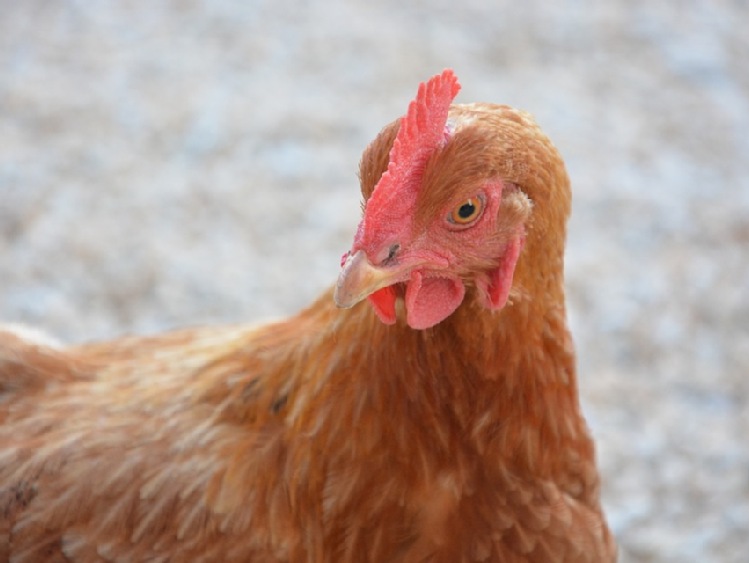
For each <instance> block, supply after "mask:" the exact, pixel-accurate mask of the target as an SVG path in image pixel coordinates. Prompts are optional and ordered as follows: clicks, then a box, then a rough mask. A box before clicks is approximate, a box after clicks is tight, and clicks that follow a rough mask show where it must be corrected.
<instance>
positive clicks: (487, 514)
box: [0, 75, 615, 563]
mask: <svg viewBox="0 0 749 563" xmlns="http://www.w3.org/2000/svg"><path fill="white" fill-rule="evenodd" d="M443 76H444V75H443ZM452 95H454V93H453V94H452ZM409 111H411V110H409ZM404 119H405V118H404ZM449 119H450V122H449V123H450V129H449V131H450V139H449V140H447V141H446V144H444V146H441V147H440V149H439V151H438V152H439V154H437V153H434V154H432V155H430V156H429V158H430V160H429V162H428V163H426V165H425V166H424V167H423V168H422V169H420V173H421V176H420V178H423V181H422V182H421V183H422V188H421V189H422V190H423V191H424V193H425V194H426V193H427V191H426V190H427V186H430V185H432V184H431V183H430V180H429V177H430V174H433V175H434V178H438V179H439V182H442V183H448V184H450V183H453V184H455V185H462V184H466V183H471V182H473V183H474V184H476V185H480V186H484V185H485V184H486V182H487V181H488V182H489V184H486V185H490V186H493V185H494V184H495V183H496V182H495V180H494V178H500V179H501V180H500V182H502V183H504V184H501V185H505V184H506V186H510V185H512V186H518V187H519V189H514V188H508V187H504V189H498V190H497V191H496V197H497V198H501V199H496V201H495V200H494V199H492V198H493V197H494V195H493V194H494V193H495V192H491V191H489V190H490V189H491V188H490V187H489V188H482V190H485V191H482V192H480V194H481V195H480V196H479V197H477V198H473V199H472V200H471V201H472V202H473V203H474V204H476V205H479V204H481V205H485V206H486V209H487V210H488V211H486V213H490V212H491V213H495V211H496V218H495V217H494V216H493V215H492V216H491V217H489V218H488V219H487V220H489V219H491V220H492V223H491V227H492V230H491V240H489V241H488V242H486V241H485V242H482V246H481V248H484V247H492V248H494V247H496V248H501V249H502V256H507V255H509V254H512V252H511V251H510V250H507V249H513V248H516V247H517V246H518V245H514V243H513V242H512V241H517V240H522V241H523V245H524V246H523V248H522V253H520V248H516V250H517V252H515V254H514V256H515V258H512V260H510V259H505V258H502V256H500V258H501V259H500V266H499V268H497V263H496V261H495V262H493V263H491V265H488V262H487V261H486V260H484V259H483V258H481V257H480V256H478V255H477V256H476V257H475V258H474V257H472V258H471V262H470V264H469V263H468V262H456V264H457V265H456V266H454V271H453V270H450V272H447V271H445V273H442V274H439V275H437V274H432V273H430V272H431V270H429V269H428V268H431V267H432V266H423V264H424V258H423V256H425V255H426V251H421V250H420V251H419V253H416V254H418V256H419V257H420V258H419V260H420V262H419V264H420V266H419V267H420V268H422V267H423V268H426V269H424V270H423V272H424V273H423V274H422V273H416V274H415V273H414V272H417V270H415V269H414V268H409V269H408V270H407V271H406V269H404V268H406V266H404V264H407V263H408V260H409V258H408V256H410V255H409V254H408V252H411V250H410V249H411V248H415V245H416V243H413V244H412V243H410V242H408V243H406V242H403V241H405V239H403V238H402V237H403V236H404V235H402V233H400V234H399V236H401V239H399V240H401V241H402V242H401V243H399V244H398V245H394V244H392V242H391V241H390V239H389V238H387V237H385V238H383V239H382V240H383V241H384V242H383V243H382V244H386V245H389V246H388V247H389V248H390V250H389V252H387V253H386V254H387V256H386V257H385V258H384V259H381V260H378V261H373V259H372V258H371V254H372V251H370V250H369V249H368V248H369V247H367V246H366V244H369V243H368V242H367V240H368V239H366V238H363V239H362V240H364V241H365V242H364V243H362V245H361V246H362V248H363V250H362V251H361V252H362V253H361V254H359V256H360V257H361V256H365V254H366V261H365V262H366V263H365V266H363V267H365V268H369V269H367V270H365V274H366V275H368V276H370V277H366V276H364V277H362V276H359V273H358V271H357V272H353V273H352V271H353V269H354V268H359V267H360V262H361V261H359V262H357V261H355V260H353V259H352V258H351V256H349V259H348V260H347V262H346V265H345V266H344V272H343V273H342V279H341V280H339V284H338V288H337V290H336V301H338V302H339V304H341V302H342V301H344V302H345V303H343V304H344V305H345V306H350V305H353V301H355V300H357V299H359V298H365V297H367V296H369V297H370V298H371V297H372V295H375V298H374V299H373V303H372V304H373V306H370V305H369V304H367V303H359V304H358V305H355V306H352V307H351V308H349V309H343V310H342V309H339V308H336V306H335V304H334V300H333V293H332V291H331V292H328V293H326V294H324V295H323V296H321V297H320V298H319V299H318V300H317V301H316V302H315V303H313V304H312V305H311V306H310V307H309V308H307V309H306V310H304V311H302V312H301V313H300V314H298V315H297V316H295V317H293V318H290V319H288V320H286V321H283V322H280V323H275V324H271V325H266V326H262V327H229V328H216V329H199V330H191V331H183V332H177V333H172V334H167V335H163V336H159V337H151V338H127V339H122V340H117V341H113V342H105V343H99V344H89V345H83V346H78V347H71V348H65V349H60V348H55V347H53V346H49V345H46V344H37V343H35V342H34V341H30V340H27V339H24V338H22V337H19V336H17V335H16V334H14V333H12V332H0V560H11V561H14V562H16V563H22V562H42V561H76V562H78V561H80V562H89V561H91V562H93V561H118V562H119V561H175V562H176V561H191V562H197V561H226V562H230V561H242V562H245V561H249V562H328V561H329V562H347V561H351V562H367V561H373V562H389V561H393V562H403V563H409V562H422V561H424V562H434V563H437V562H451V563H454V562H461V561H465V562H468V561H502V562H514V561H518V562H520V561H550V562H551V561H595V562H606V561H613V560H614V559H615V546H614V542H613V539H612V537H611V535H610V533H609V531H608V528H607V526H606V523H605V519H604V516H603V514H602V511H601V507H600V502H599V478H598V473H597V471H596V467H595V460H594V453H593V444H592V441H591V439H590V436H589V434H588V431H587V428H586V425H585V422H584V419H583V417H582V415H581V412H580V408H579V403H578V394H577V386H576V379H575V367H574V352H573V348H572V344H571V339H570V336H569V333H568V331H567V328H566V321H565V309H564V293H563V277H562V264H563V261H562V256H563V247H564V228H565V226H564V225H565V220H566V217H567V214H568V212H569V183H568V180H567V176H566V173H565V172H564V166H563V164H562V161H561V159H560V158H559V156H558V154H557V152H556V151H555V149H554V148H553V146H552V145H551V144H550V143H549V141H548V140H547V139H546V137H544V136H543V134H542V133H541V132H540V131H539V130H538V128H537V127H536V126H535V124H534V123H533V122H532V121H531V120H530V118H529V117H528V116H527V115H526V114H523V113H521V112H517V111H516V110H512V109H510V108H506V107H504V106H490V105H469V106H452V107H451V108H450V110H449ZM401 123H405V121H403V122H394V123H393V124H391V125H390V126H388V127H386V128H385V129H384V130H383V132H382V133H381V134H380V135H379V136H378V138H377V139H376V140H375V141H374V142H373V143H372V144H371V145H370V147H369V148H368V149H367V151H365V154H364V157H363V160H362V166H361V178H362V192H363V194H364V197H365V199H367V200H369V199H370V198H372V197H373V196H372V193H373V191H374V190H376V189H379V188H378V187H376V184H378V182H379V181H380V180H381V178H382V177H383V176H384V172H385V170H386V169H389V168H388V167H389V165H390V164H391V163H392V161H393V159H394V157H393V154H394V153H395V149H393V146H394V145H397V144H398V141H397V139H400V138H402V137H403V135H404V134H403V133H400V129H401V127H403V126H402V125H401ZM460 139H463V141H460ZM452 147H454V148H452ZM449 151H452V152H449ZM440 166H443V167H442V168H441V169H440V168H439V167H440ZM439 182H438V183H439ZM474 188H475V186H472V187H470V189H474ZM467 189H468V188H467ZM435 190H436V191H437V192H438V191H439V188H435ZM455 191H456V193H457V196H456V197H457V198H458V199H457V200H455V201H458V203H459V204H460V202H462V201H463V199H464V198H463V195H462V193H461V192H460V188H455ZM432 193H434V192H432ZM466 193H469V192H466ZM470 193H473V192H470ZM422 196H423V197H426V196H424V194H422ZM422 196H419V197H422ZM434 197H435V198H437V199H436V200H435V201H432V202H431V204H433V205H432V206H433V207H434V208H435V209H436V211H435V212H434V213H432V212H430V211H428V210H426V209H420V211H419V213H422V214H424V215H425V216H427V215H429V214H432V215H435V216H439V217H442V215H443V214H444V213H443V207H444V206H441V204H440V203H439V201H438V200H439V197H441V196H439V197H438V196H434ZM445 197H446V198H447V199H446V201H447V202H448V203H449V205H448V207H446V209H449V208H450V207H451V206H452V204H453V201H452V199H454V198H452V196H445ZM448 200H449V201H448ZM492 202H494V203H492ZM500 202H501V203H500ZM422 204H423V205H424V206H425V207H429V205H431V204H430V202H429V201H426V202H425V201H422V200H417V201H416V203H415V205H417V206H418V205H422ZM492 205H495V206H496V208H493V207H492ZM372 208H374V206H372ZM459 209H461V210H465V209H468V208H466V207H465V206H464V204H461V207H459ZM461 213H463V211H461ZM366 219H367V215H366V214H365V221H363V224H364V223H365V222H366ZM459 219H460V217H459ZM477 220H478V219H477ZM427 223H429V221H427V220H426V219H425V222H424V224H427ZM477 224H478V223H477ZM373 225H374V221H373V220H370V221H369V223H368V224H367V225H365V226H363V227H360V232H361V231H362V229H371V228H373ZM375 226H376V225H375ZM519 226H521V227H522V236H521V235H519V234H518V233H520V232H521V231H519V230H518V229H519V228H520V227H519ZM399 228H400V227H399ZM482 228H483V227H482ZM429 229H430V228H429V227H424V228H423V229H422V230H421V231H419V233H421V236H422V238H424V233H427V234H428V233H429V232H430V231H429ZM487 229H488V227H487ZM451 232H452V231H451ZM461 232H462V231H461ZM482 232H483V231H482ZM487 232H488V231H487ZM435 236H436V237H437V238H439V237H440V236H442V235H435ZM444 236H449V235H447V234H446V235H444ZM482 236H483V235H482ZM414 240H415V239H414ZM418 240H421V239H418ZM372 244H374V243H372ZM377 244H379V243H377ZM419 244H421V243H419ZM441 244H442V241H441ZM444 244H449V243H448V242H447V241H446V240H445V241H444ZM461 244H463V246H464V247H466V248H468V247H470V244H467V243H466V242H465V241H463V242H462V243H461ZM370 246H372V245H370ZM396 246H397V248H396ZM355 248H356V244H355ZM372 248H374V246H372ZM394 248H395V250H393V249H394ZM419 248H421V247H419ZM477 248H478V247H477ZM398 252H402V257H400V258H398V259H397V260H396V259H394V258H393V256H394V255H396V254H398ZM413 252H414V253H415V252H416V251H413ZM477 252H478V251H477ZM513 252H514V251H513ZM495 253H496V252H495ZM350 254H352V253H350ZM352 255H353V254H352ZM445 255H447V254H445ZM518 255H519V256H518ZM399 256H400V255H399ZM515 259H517V266H516V267H515ZM362 260H364V259H362ZM355 262H356V263H355ZM396 262H397V264H396ZM361 263H364V262H361ZM440 263H441V262H440ZM445 263H447V262H445ZM352 264H353V265H352ZM367 264H369V265H367ZM371 264H374V266H372V265H371ZM503 264H511V266H512V268H511V269H512V270H514V280H513V278H512V276H510V280H512V288H511V290H510V288H509V285H508V288H507V289H508V290H510V294H509V299H510V301H511V302H510V303H509V304H507V305H506V306H505V303H504V301H503V300H502V299H500V297H501V295H500V294H501V292H499V291H493V290H492V289H491V288H492V287H494V286H493V285H491V283H490V282H487V281H486V279H493V278H491V276H489V277H488V278H486V279H485V278H484V277H482V275H483V274H482V272H484V271H486V270H487V269H488V270H489V271H495V270H494V269H497V270H496V271H499V272H505V271H506V270H508V268H509V266H503ZM444 267H445V268H447V267H448V266H444ZM449 267H450V268H453V266H452V265H450V266H449ZM385 268H390V270H388V272H396V271H397V275H398V276H401V277H402V278H404V279H401V278H398V280H397V281H395V282H394V283H392V284H391V285H388V286H385V285H381V284H382V282H381V281H377V283H374V282H371V279H370V278H371V275H370V274H371V272H373V271H375V270H376V272H381V270H383V269H385ZM403 272H405V273H403ZM419 272H421V270H419ZM372 275H374V274H372ZM377 275H380V274H379V273H378V274H377ZM388 275H391V274H390V273H389V274H388ZM392 275H396V274H392ZM357 276H359V277H357ZM408 276H411V277H410V278H408ZM449 276H453V277H454V279H455V280H459V281H455V282H453V281H450V283H451V284H452V285H447V283H448V282H444V281H443V280H445V279H449V280H452V279H453V277H449ZM487 276H488V274H487ZM406 278H408V280H409V281H406ZM502 279H506V276H505V278H502ZM352 280H353V281H352ZM362 280H363V281H362ZM378 280H380V278H378ZM432 281H434V284H433V285H430V283H431V282H432ZM416 282H418V283H419V284H421V285H418V286H416V289H413V288H414V287H415V286H414V285H409V284H414V283H416ZM373 283H374V285H373ZM461 284H464V285H465V297H462V295H461V296H460V297H461V299H460V300H458V297H456V295H457V293H456V291H458V290H455V289H454V288H457V287H458V286H459V285H461ZM487 284H489V285H487ZM500 285H501V284H500ZM354 286H355V287H357V288H361V287H363V286H367V288H368V289H367V291H368V292H369V293H366V292H364V291H363V290H362V291H358V292H357V291H354V290H353V289H352V287H354ZM484 286H487V287H489V288H490V289H488V290H486V295H484V293H482V292H483V291H484V290H482V289H481V288H482V287H484ZM423 288H426V289H423ZM383 291H386V292H388V293H386V294H382V293H381V294H380V297H376V296H377V292H383ZM417 291H420V293H417ZM449 291H452V293H449ZM390 292H392V293H390ZM365 293H366V295H365ZM354 294H356V295H357V296H358V297H356V298H352V297H350V296H351V295H354ZM414 295H416V297H414ZM432 295H437V296H438V297H440V298H443V299H444V300H447V301H448V302H450V303H452V302H457V303H458V304H457V305H456V306H455V309H454V311H452V312H450V311H449V308H450V307H448V306H443V305H441V304H439V303H437V304H435V305H434V306H433V307H431V308H430V307H427V306H425V305H424V303H425V300H426V298H427V297H429V296H432ZM487 295H488V297H487ZM497 295H499V296H500V297H497V298H496V299H495V301H497V302H499V301H501V303H500V305H499V306H498V307H496V308H495V309H497V310H492V307H491V306H490V305H491V303H493V302H494V301H492V299H493V298H494V297H493V296H495V297H496V296H497ZM390 296H392V301H390V300H389V299H390ZM506 298H507V296H504V299H506ZM487 300H488V301H487ZM383 303H384V305H383ZM450 303H448V305H450ZM390 304H392V306H393V307H394V309H392V310H391V309H390V308H389V307H390V306H391V305H390ZM409 308H410V309H409ZM435 310H436V311H437V312H438V313H439V314H435V313H433V311H435ZM443 314H445V315H446V316H445V317H444V318H443V319H440V320H438V321H437V322H436V323H434V324H433V325H431V326H430V327H428V328H424V329H415V328H413V326H412V325H414V324H418V325H425V324H428V323H432V322H433V321H434V320H435V319H436V318H437V317H438V316H441V315H443ZM383 320H385V321H386V323H389V324H386V323H385V322H382V321H383Z"/></svg>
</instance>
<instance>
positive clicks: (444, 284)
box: [406, 272, 466, 329]
mask: <svg viewBox="0 0 749 563" xmlns="http://www.w3.org/2000/svg"><path fill="white" fill-rule="evenodd" d="M465 292H466V290H465V286H464V285H463V282H461V281H460V280H459V279H455V278H425V277H424V276H422V275H421V274H420V273H419V272H412V273H411V279H410V280H409V282H408V285H407V287H406V322H407V323H408V326H410V327H411V328H415V329H425V328H430V327H432V326H434V325H436V324H437V323H439V322H441V321H443V320H445V319H446V318H447V317H449V316H450V315H451V314H452V313H453V312H454V311H455V309H457V308H458V307H459V306H460V304H461V303H462V302H463V296H464V295H465Z"/></svg>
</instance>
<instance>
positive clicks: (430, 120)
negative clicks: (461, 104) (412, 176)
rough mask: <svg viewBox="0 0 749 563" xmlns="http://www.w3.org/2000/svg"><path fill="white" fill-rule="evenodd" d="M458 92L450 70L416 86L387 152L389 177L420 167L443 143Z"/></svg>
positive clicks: (455, 79) (455, 78)
mask: <svg viewBox="0 0 749 563" xmlns="http://www.w3.org/2000/svg"><path fill="white" fill-rule="evenodd" d="M459 90H460V84H458V78H457V77H456V76H455V74H453V71H452V70H450V69H447V70H445V71H443V72H442V74H438V75H437V76H433V77H432V78H430V79H429V81H428V82H426V83H424V82H422V83H421V84H419V92H418V93H417V94H416V99H415V100H413V101H412V102H411V103H410V104H409V106H408V113H407V114H406V115H405V117H403V119H401V124H400V129H399V130H398V135H397V136H396V137H395V142H394V143H393V148H392V149H391V150H390V163H389V164H388V173H389V175H390V176H395V177H396V178H397V177H399V176H401V177H402V175H403V174H404V173H407V172H408V170H411V169H413V167H414V165H418V164H419V160H420V157H423V156H425V155H426V154H429V153H431V152H432V151H433V150H434V149H436V148H437V147H438V146H439V145H440V144H441V143H442V142H444V140H445V124H446V123H447V111H448V109H449V108H450V103H451V102H452V101H453V99H454V98H455V96H456V95H457V94H458V91H459Z"/></svg>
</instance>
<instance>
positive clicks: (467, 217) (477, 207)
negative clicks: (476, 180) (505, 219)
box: [447, 196, 484, 226]
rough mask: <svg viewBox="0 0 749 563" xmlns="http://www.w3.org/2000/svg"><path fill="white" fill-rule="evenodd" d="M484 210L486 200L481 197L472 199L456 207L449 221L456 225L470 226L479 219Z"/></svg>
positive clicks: (448, 218)
mask: <svg viewBox="0 0 749 563" xmlns="http://www.w3.org/2000/svg"><path fill="white" fill-rule="evenodd" d="M483 210H484V200H483V198H482V197H481V196H476V197H470V198H468V199H467V200H465V201H464V202H463V203H461V204H460V205H458V206H457V207H455V208H454V209H453V210H452V211H451V212H450V215H449V216H448V217H447V220H448V221H450V223H453V224H455V225H461V226H463V225H469V224H471V223H473V222H474V221H475V220H476V219H478V218H479V216H480V215H481V212H482V211H483Z"/></svg>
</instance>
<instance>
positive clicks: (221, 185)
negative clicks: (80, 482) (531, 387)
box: [0, 0, 749, 562]
mask: <svg viewBox="0 0 749 563" xmlns="http://www.w3.org/2000/svg"><path fill="white" fill-rule="evenodd" d="M460 4H461V7H460V8H456V7H455V5H456V2H448V1H432V2H426V1H415V2H410V3H407V2H401V1H396V0H383V1H380V2H371V1H365V0H353V1H351V0H350V1H347V2H343V1H342V0H340V1H328V2H308V1H295V2H290V1H284V0H274V1H270V0H253V1H243V0H220V1H216V0H211V1H208V0H206V1H203V2H201V1H197V0H195V1H180V2H177V1H174V2H166V1H165V2H146V1H136V0H133V1H125V2H122V1H120V2H114V1H112V2H109V1H98V0H87V1H78V2H75V1H59V2H49V1H42V0H26V1H24V2H14V1H12V0H0V319H2V320H3V321H5V322H18V323H25V324H31V325H35V326H38V327H41V328H43V329H44V330H46V331H48V332H50V333H51V334H53V335H55V336H57V337H59V338H61V339H62V340H64V341H71V342H75V341H81V340H86V339H100V338H106V337H113V336H116V335H120V334H124V333H128V332H141V333H144V332H145V333H147V332H155V331H161V330H165V329H168V328H172V327H178V326H185V325H196V324H207V323H220V322H245V321H254V320H258V319H263V318H268V317H273V316H281V315H286V314H290V313H293V312H295V311H296V310H297V309H299V308H300V307H302V306H304V305H305V304H307V303H309V302H310V300H311V299H312V298H313V297H314V296H315V295H317V294H318V293H319V292H320V291H321V290H322V289H323V288H324V287H326V286H327V285H329V284H331V283H332V282H333V280H334V279H335V277H336V275H337V272H338V263H339V262H338V260H339V257H340V255H341V253H342V252H343V251H345V250H346V249H347V248H348V247H349V245H350V242H351V240H352V236H353V232H354V229H355V226H356V224H357V222H358V218H359V193H358V185H357V178H356V172H357V164H358V159H359V156H360V154H361V151H362V149H363V148H364V147H365V146H366V144H367V143H368V142H369V141H370V140H371V139H372V138H373V137H374V136H375V135H376V133H377V132H378V131H379V129H380V128H381V127H382V126H383V125H385V124H386V123H388V122H389V121H391V120H392V119H394V118H395V117H398V116H400V115H402V114H403V113H404V112H405V110H406V107H407V104H408V102H409V100H410V99H411V98H412V97H413V95H414V93H415V91H416V87H417V84H418V83H419V82H420V81H422V80H425V79H426V78H428V77H429V76H431V75H433V74H435V73H437V72H439V71H441V70H442V69H443V68H445V67H452V68H454V69H455V71H456V73H457V75H458V76H459V78H460V79H461V82H462V84H463V90H462V91H461V93H460V94H459V97H458V101H462V102H470V101H492V102H503V103H509V104H512V105H515V106H518V107H520V108H523V109H526V110H528V111H530V112H532V113H533V114H534V115H535V116H536V118H537V119H538V121H539V122H540V124H541V125H542V127H543V128H544V129H545V130H546V132H547V133H548V134H549V135H550V136H551V137H552V139H554V141H555V143H556V144H557V145H558V147H559V148H560V150H561V152H562V154H563V155H564V156H565V158H566V162H567V165H568V168H569V172H570V175H571V177H572V181H573V187H574V211H573V217H572V220H571V224H570V233H569V240H568V256H567V284H568V298H569V307H570V315H571V323H572V327H573V330H574V333H575V337H576V341H577V347H578V355H579V366H580V378H581V389H582V394H583V402H584V409H585V412H586V415H587V417H588V420H589V422H590V425H591V428H592V431H593V433H594V434H595V437H596V439H597V442H598V455H599V460H600V464H601V468H602V471H603V474H604V487H603V495H604V502H605V506H606V510H607V512H608V515H609V519H610V522H611V525H612V526H613V528H614V531H615V533H616V534H617V536H618V538H619V542H620V544H621V547H620V553H621V557H620V559H621V560H622V561H644V562H651V561H652V562H656V561H657V562H666V561H679V562H681V561H719V562H729V561H737V562H738V561H742V562H743V561H747V557H748V556H749V404H748V403H749V377H747V374H748V372H749V34H748V33H747V32H746V29H747V27H748V26H749V6H748V5H747V2H744V1H742V0H714V1H708V0H703V1H685V2H678V3H677V2H660V3H657V2H651V1H645V0H613V1H608V2H595V3H594V2H584V1H571V0H570V1H560V2H556V3H551V2H544V1H541V0H526V1H524V2H510V1H506V0H501V1H494V2H485V1H484V0H462V1H461V2H460Z"/></svg>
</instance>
